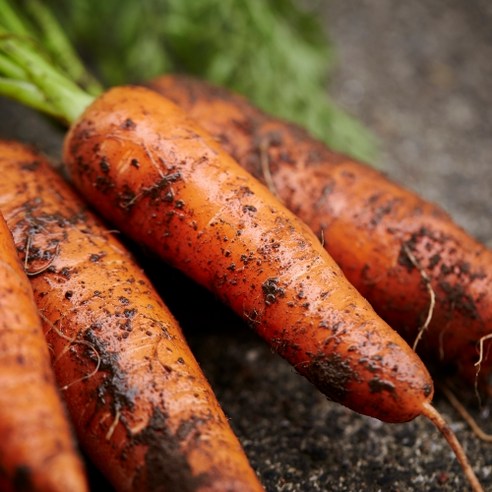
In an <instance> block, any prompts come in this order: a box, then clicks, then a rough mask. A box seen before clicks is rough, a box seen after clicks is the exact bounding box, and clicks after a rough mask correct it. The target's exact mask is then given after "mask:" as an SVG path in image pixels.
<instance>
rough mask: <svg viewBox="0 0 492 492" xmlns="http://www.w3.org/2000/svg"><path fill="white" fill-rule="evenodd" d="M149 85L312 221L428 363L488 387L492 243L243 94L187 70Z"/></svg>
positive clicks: (357, 281)
mask: <svg viewBox="0 0 492 492" xmlns="http://www.w3.org/2000/svg"><path fill="white" fill-rule="evenodd" d="M148 86H149V87H151V88H152V89H154V90H156V91H158V92H160V93H161V94H163V95H164V96H166V97H168V98H169V99H171V100H173V101H174V102H175V103H177V104H178V105H180V106H181V107H182V108H183V109H184V110H186V112H187V113H188V114H189V115H190V116H191V117H193V118H194V119H196V120H197V122H198V123H199V124H200V125H201V126H202V127H204V128H205V129H206V130H207V131H208V132H210V133H211V135H213V136H214V137H215V138H216V139H217V140H218V141H219V142H220V144H221V146H222V147H223V148H224V149H225V150H226V151H227V152H229V153H230V154H231V155H232V156H233V157H234V158H236V159H237V161H238V162H239V163H240V164H241V165H242V166H243V167H244V168H245V169H246V170H247V171H249V172H250V173H251V174H253V175H254V176H255V177H256V178H258V179H259V180H261V181H263V182H264V183H265V184H267V185H268V187H269V188H270V190H271V191H272V192H273V193H275V194H276V195H277V197H278V198H279V199H280V200H281V201H282V202H283V203H284V204H285V205H286V206H287V207H288V208H289V209H290V210H292V211H293V212H295V213H296V215H298V216H299V217H300V218H301V219H302V220H303V221H304V222H306V224H308V225H309V226H310V227H311V228H312V230H313V231H314V232H315V233H316V235H317V236H318V237H319V238H321V239H322V240H323V241H324V246H325V248H326V249H327V250H328V252H329V253H330V254H331V256H332V257H333V258H334V259H335V260H336V261H337V263H338V264H339V265H340V266H341V268H342V270H343V272H344V273H345V275H346V276H347V277H348V279H349V280H350V281H351V283H352V284H353V285H354V286H355V287H356V288H357V290H359V292H361V293H362V295H364V297H366V298H367V299H368V300H369V302H370V303H371V305H372V306H373V308H374V309H375V310H376V312H377V313H378V314H379V315H380V316H382V317H383V318H384V319H385V320H386V321H387V322H388V323H389V324H390V325H391V326H392V327H393V328H395V329H396V330H397V331H398V332H399V333H400V334H402V335H403V336H404V338H405V339H406V340H407V341H408V342H409V343H410V344H411V345H412V346H414V345H415V344H416V349H417V351H418V352H419V353H420V354H422V355H423V356H424V357H425V360H426V362H428V363H429V364H430V365H433V366H435V369H438V371H441V372H442V373H443V374H444V375H446V376H447V377H449V376H450V375H452V374H455V375H456V377H457V378H458V379H461V380H462V381H464V382H465V383H466V384H468V385H469V384H470V383H474V382H475V380H476V379H477V376H478V381H479V383H480V385H483V384H485V383H486V382H487V378H488V377H489V375H490V371H491V369H492V353H491V350H490V349H491V345H490V343H491V341H492V340H491V336H490V335H491V332H492V296H491V295H490V292H491V291H492V270H491V268H492V253H491V252H490V250H488V249H486V248H485V247H484V246H483V245H481V244H480V243H479V242H478V241H476V240H474V239H473V238H472V237H470V235H469V234H467V233H466V232H465V231H464V230H463V229H462V228H460V227H459V226H458V225H456V224H455V223H454V222H453V221H452V219H451V218H450V217H449V216H448V215H447V214H446V213H445V212H444V211H443V210H442V209H440V208H439V207H437V206H436V205H434V204H431V203H428V202H426V201H424V200H423V199H422V198H421V197H419V196H417V195H416V194H415V193H413V192H411V191H409V190H407V189H405V188H403V187H402V186H400V185H398V184H396V183H393V182H392V181H390V180H389V179H388V178H386V177H385V176H383V175H382V174H381V173H379V172H378V171H376V170H374V169H372V168H371V167H369V166H366V165H364V164H362V163H359V162H355V161H354V160H353V159H350V158H348V157H346V156H344V155H341V154H337V153H334V152H332V151H331V150H329V149H328V148H327V147H326V146H325V145H324V144H323V143H321V142H319V141H317V140H315V139H314V138H312V137H311V136H309V135H308V134H307V133H306V132H305V131H304V130H303V129H301V128H300V127H298V126H296V125H294V124H290V123H288V122H285V121H281V120H278V119H275V118H273V117H271V116H269V115H267V114H265V113H263V112H262V111H260V110H259V109H257V108H255V107H254V106H253V105H251V104H250V103H249V102H248V101H247V100H246V99H244V98H243V97H241V96H239V95H236V94H233V93H231V92H230V91H227V90H225V89H222V88H219V87H215V86H212V85H210V84H207V83H206V82H204V81H199V80H197V79H193V78H189V77H186V76H172V75H168V76H162V77H158V78H156V79H155V80H153V81H151V82H150V83H149V84H148ZM487 337H488V338H487ZM482 342H485V343H482ZM481 354H482V357H481ZM478 362H480V363H478ZM438 371H436V372H438Z"/></svg>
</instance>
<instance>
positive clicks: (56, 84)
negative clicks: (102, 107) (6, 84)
mask: <svg viewBox="0 0 492 492" xmlns="http://www.w3.org/2000/svg"><path fill="white" fill-rule="evenodd" d="M2 53H3V56H4V57H6V58H7V60H8V61H10V62H11V63H13V64H14V65H16V66H17V67H18V69H20V70H21V71H23V72H24V76H23V77H22V79H21V80H20V81H22V82H27V83H30V84H32V85H34V86H35V87H36V88H37V89H38V90H39V91H40V92H41V93H42V94H43V96H44V98H45V100H46V106H45V108H46V109H48V108H49V111H46V109H45V112H48V113H49V114H51V115H52V116H53V115H54V116H56V117H57V118H58V119H60V120H62V121H64V122H65V123H67V124H71V123H73V122H74V121H75V120H76V119H77V118H78V117H79V116H80V115H81V114H82V112H83V111H84V110H85V108H86V107H87V106H88V105H89V104H90V103H91V102H92V101H93V100H94V96H91V95H90V94H87V92H85V91H84V90H82V89H81V88H80V87H78V86H77V85H76V84H75V83H74V82H72V81H71V80H70V79H69V78H68V77H67V76H66V75H65V74H64V73H63V72H61V71H59V70H58V69H57V68H55V67H53V65H52V64H50V63H49V62H48V61H47V60H46V58H45V57H44V56H43V54H42V53H39V52H38V51H36V50H35V48H34V46H33V44H32V43H31V42H29V41H27V40H26V39H25V38H19V37H17V36H15V35H13V34H11V33H9V32H8V31H7V30H5V29H3V28H1V27H0V54H2ZM13 87H16V86H15V85H14V86H13ZM17 87H18V88H19V93H20V94H21V93H22V91H21V87H20V85H18V86H17ZM12 90H13V89H12V88H11V89H10V91H9V92H8V93H6V92H5V93H3V94H4V95H6V96H8V97H13V94H12ZM20 97H25V96H24V95H22V96H21V95H20V96H19V98H20ZM26 102H29V98H27V99H26Z"/></svg>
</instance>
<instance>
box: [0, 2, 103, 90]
mask: <svg viewBox="0 0 492 492" xmlns="http://www.w3.org/2000/svg"><path fill="white" fill-rule="evenodd" d="M4 1H5V0H0V8H1V4H2V3H3V2H4ZM25 10H26V11H27V13H28V14H29V15H30V16H31V18H32V19H35V22H36V24H37V26H38V28H39V30H40V40H41V42H42V44H43V47H44V48H46V50H47V51H48V52H49V53H50V54H51V56H52V58H53V60H54V61H55V62H56V63H57V65H58V66H59V67H60V68H61V69H63V71H65V72H66V73H67V75H68V76H69V77H70V78H71V79H72V80H73V81H74V82H76V83H78V84H79V85H80V86H81V87H83V88H84V89H86V90H87V92H89V93H90V94H94V95H97V94H100V93H101V92H102V90H103V89H102V86H101V84H100V83H99V82H98V81H97V80H96V79H95V78H94V77H93V76H92V75H91V74H90V73H89V72H88V71H87V69H86V68H85V66H84V65H83V63H82V62H81V61H80V59H79V57H78V55H77V53H76V52H75V50H74V49H73V47H72V45H71V43H70V41H69V40H68V38H67V36H66V35H65V33H64V31H63V29H62V28H61V26H60V24H59V23H58V21H57V19H56V18H55V16H54V15H53V14H52V13H51V12H50V11H49V10H48V9H47V8H46V6H45V5H44V4H43V3H42V2H40V1H39V0H26V1H25Z"/></svg>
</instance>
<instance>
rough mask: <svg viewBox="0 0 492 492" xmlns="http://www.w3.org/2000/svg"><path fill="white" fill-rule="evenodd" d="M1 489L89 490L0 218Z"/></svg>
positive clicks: (23, 277)
mask: <svg viewBox="0 0 492 492" xmlns="http://www.w3.org/2000/svg"><path fill="white" fill-rule="evenodd" d="M0 279H1V282H0V388H1V391H0V435H1V437H2V438H1V442H0V490H2V491H5V492H9V491H21V490H30V491H33V492H56V491H59V492H65V491H67V490H70V491H73V492H83V491H86V490H88V487H87V483H86V479H85V474H84V468H83V465H82V461H81V459H80V457H79V456H78V452H77V450H76V447H75V441H74V439H73V437H72V431H71V427H70V424H69V422H68V417H67V415H66V412H65V408H64V407H63V404H62V400H61V398H60V395H59V394H58V391H57V388H56V384H55V378H54V375H53V371H52V369H51V365H50V355H49V351H48V344H47V343H46V340H45V338H44V335H43V331H42V329H41V320H40V318H39V316H38V311H37V308H36V305H35V303H34V299H33V293H32V289H31V286H30V284H29V280H28V278H27V276H26V274H25V273H24V269H23V267H22V264H21V262H20V261H19V259H18V257H17V251H16V249H15V246H14V242H13V240H12V235H11V234H10V231H9V230H8V228H7V224H6V223H5V221H4V219H3V216H2V215H1V214H0Z"/></svg>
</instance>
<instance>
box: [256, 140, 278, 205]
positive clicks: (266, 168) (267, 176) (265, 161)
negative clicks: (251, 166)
mask: <svg viewBox="0 0 492 492" xmlns="http://www.w3.org/2000/svg"><path fill="white" fill-rule="evenodd" d="M269 145H270V142H269V139H268V138H264V139H262V140H261V142H260V145H259V150H260V165H261V172H262V174H263V179H264V180H265V183H266V185H267V187H268V189H269V190H270V192H271V193H272V195H274V196H275V197H277V198H279V199H280V197H279V194H278V192H277V188H276V186H275V183H274V181H273V177H272V172H271V170H270V159H269V157H268V146H269Z"/></svg>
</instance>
